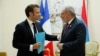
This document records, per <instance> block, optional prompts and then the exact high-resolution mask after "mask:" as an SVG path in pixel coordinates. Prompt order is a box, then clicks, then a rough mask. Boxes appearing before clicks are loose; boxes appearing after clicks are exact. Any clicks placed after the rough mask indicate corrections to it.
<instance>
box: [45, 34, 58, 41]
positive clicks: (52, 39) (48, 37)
mask: <svg viewBox="0 0 100 56" xmlns="http://www.w3.org/2000/svg"><path fill="white" fill-rule="evenodd" d="M45 35H46V40H49V41H57V40H58V39H57V36H56V35H49V34H45Z"/></svg>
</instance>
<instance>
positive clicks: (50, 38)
mask: <svg viewBox="0 0 100 56" xmlns="http://www.w3.org/2000/svg"><path fill="white" fill-rule="evenodd" d="M37 26H38V28H39V29H41V31H42V32H45V31H44V30H43V28H42V26H41V25H40V24H39V23H38V25H37ZM45 39H46V40H49V41H56V40H58V39H57V35H50V34H47V33H46V32H45Z"/></svg>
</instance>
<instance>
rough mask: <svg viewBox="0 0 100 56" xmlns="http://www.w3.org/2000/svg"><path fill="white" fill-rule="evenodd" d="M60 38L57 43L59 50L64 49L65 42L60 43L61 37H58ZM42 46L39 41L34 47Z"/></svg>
mask: <svg viewBox="0 0 100 56" xmlns="http://www.w3.org/2000/svg"><path fill="white" fill-rule="evenodd" d="M58 40H59V42H58V43H57V47H58V49H59V50H62V49H63V43H60V41H61V37H58ZM40 46H41V43H40V42H38V43H35V44H33V47H32V48H33V49H38V48H40Z"/></svg>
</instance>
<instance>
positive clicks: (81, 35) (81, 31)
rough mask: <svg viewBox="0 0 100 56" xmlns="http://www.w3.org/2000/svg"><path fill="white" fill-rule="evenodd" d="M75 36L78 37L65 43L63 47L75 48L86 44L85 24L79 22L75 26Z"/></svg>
mask: <svg viewBox="0 0 100 56" xmlns="http://www.w3.org/2000/svg"><path fill="white" fill-rule="evenodd" d="M74 34H75V37H76V39H75V40H73V41H69V42H66V43H64V45H63V48H67V49H70V48H75V47H77V46H79V45H84V43H85V38H86V28H85V25H84V24H78V25H77V26H76V27H75V33H74Z"/></svg>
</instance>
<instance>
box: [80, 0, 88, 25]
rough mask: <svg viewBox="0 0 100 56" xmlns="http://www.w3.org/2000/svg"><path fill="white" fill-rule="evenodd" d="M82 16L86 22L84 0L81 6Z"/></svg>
mask: <svg viewBox="0 0 100 56" xmlns="http://www.w3.org/2000/svg"><path fill="white" fill-rule="evenodd" d="M81 16H82V18H83V20H84V22H85V23H86V25H88V24H87V15H86V6H85V0H83V6H82V15H81Z"/></svg>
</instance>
